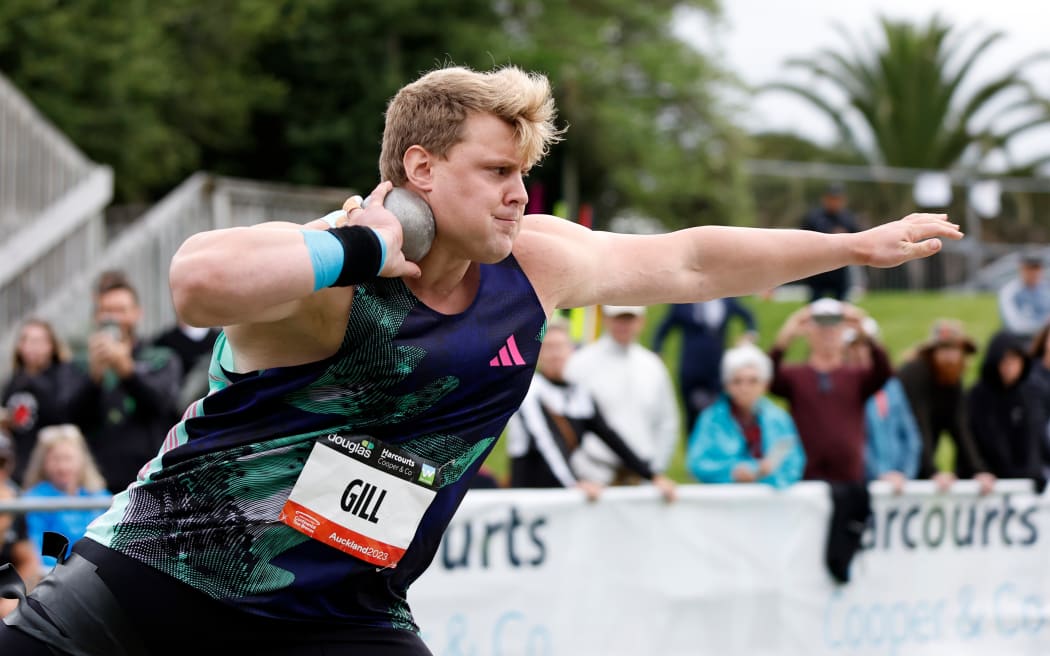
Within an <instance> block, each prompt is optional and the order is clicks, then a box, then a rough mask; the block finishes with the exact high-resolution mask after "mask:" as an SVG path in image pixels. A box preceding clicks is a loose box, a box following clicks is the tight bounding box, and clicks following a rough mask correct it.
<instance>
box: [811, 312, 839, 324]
mask: <svg viewBox="0 0 1050 656" xmlns="http://www.w3.org/2000/svg"><path fill="white" fill-rule="evenodd" d="M842 319H843V316H842V315H841V314H815V315H813V321H815V322H817V324H818V325H821V326H834V325H836V324H838V323H840V322H841V321H842Z"/></svg>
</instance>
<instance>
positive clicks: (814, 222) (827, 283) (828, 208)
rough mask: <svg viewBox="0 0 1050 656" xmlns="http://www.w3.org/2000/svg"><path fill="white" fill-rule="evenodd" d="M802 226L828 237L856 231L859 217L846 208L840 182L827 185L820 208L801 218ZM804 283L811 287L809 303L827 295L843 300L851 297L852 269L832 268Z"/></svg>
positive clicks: (844, 194)
mask: <svg viewBox="0 0 1050 656" xmlns="http://www.w3.org/2000/svg"><path fill="white" fill-rule="evenodd" d="M800 227H801V228H802V229H803V230H813V231H815V232H824V233H828V234H836V233H843V232H857V231H858V230H859V228H858V226H857V218H856V217H855V216H854V215H853V212H851V211H850V210H849V209H848V207H847V205H846V187H845V186H844V185H843V184H842V183H840V182H832V183H830V184H828V186H827V187H826V188H825V189H824V193H823V194H822V195H821V197H820V205H819V206H817V207H814V208H812V209H811V210H809V211H808V212H807V213H806V215H805V216H804V217H802V222H801V225H800ZM801 282H802V283H804V284H805V285H806V287H808V288H809V300H810V301H815V300H817V299H819V298H822V297H824V296H830V297H831V298H834V299H837V300H840V301H844V300H846V298H847V297H848V295H849V287H850V268H849V267H841V268H838V269H832V270H831V271H825V272H824V273H818V274H816V275H814V276H810V277H809V278H805V279H803V280H802V281H801Z"/></svg>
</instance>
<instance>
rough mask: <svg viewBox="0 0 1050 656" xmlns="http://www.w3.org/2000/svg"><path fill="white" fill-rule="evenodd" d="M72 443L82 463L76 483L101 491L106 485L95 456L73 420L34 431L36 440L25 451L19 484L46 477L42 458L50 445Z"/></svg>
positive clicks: (28, 483) (42, 479) (48, 451)
mask: <svg viewBox="0 0 1050 656" xmlns="http://www.w3.org/2000/svg"><path fill="white" fill-rule="evenodd" d="M66 443H68V444H72V445H73V446H74V447H76V449H77V451H79V452H80V454H81V457H82V463H83V466H82V467H81V470H80V477H79V479H78V480H77V485H78V486H79V487H80V488H81V489H84V490H87V491H88V492H102V491H104V490H105V489H106V479H105V478H103V477H102V473H101V472H99V470H98V466H97V465H96V464H95V458H94V457H93V456H92V455H91V450H90V449H89V448H88V445H87V440H85V439H84V434H83V433H81V432H80V429H79V428H77V427H76V426H75V425H74V424H56V425H53V426H45V427H43V428H41V429H40V432H38V433H37V435H36V444H34V445H33V451H32V453H30V454H29V462H28V463H27V464H26V473H25V477H24V480H23V481H22V483H23V487H24V488H25V489H29V488H31V487H33V486H34V485H36V484H37V483H39V482H41V481H45V480H47V475H46V473H45V472H44V461H45V460H47V454H48V453H50V451H51V449H53V448H54V447H56V446H57V445H59V444H66Z"/></svg>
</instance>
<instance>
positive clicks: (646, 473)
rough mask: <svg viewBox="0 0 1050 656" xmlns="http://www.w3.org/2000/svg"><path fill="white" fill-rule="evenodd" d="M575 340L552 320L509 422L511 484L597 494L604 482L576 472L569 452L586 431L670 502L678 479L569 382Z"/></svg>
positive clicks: (589, 496)
mask: <svg viewBox="0 0 1050 656" xmlns="http://www.w3.org/2000/svg"><path fill="white" fill-rule="evenodd" d="M572 350H573V343H572V338H571V337H570V336H569V331H568V326H567V325H566V324H565V323H564V322H561V321H557V320H552V321H551V322H550V324H549V325H548V326H547V333H546V335H545V336H544V338H543V345H542V346H541V347H540V352H539V360H538V361H537V365H536V373H535V374H534V375H533V378H532V384H531V385H530V386H529V391H528V393H527V394H526V395H525V400H524V401H522V404H521V407H520V408H519V409H518V411H517V412H515V413H514V415H512V416H511V419H510V422H509V423H508V424H507V454H508V455H509V456H510V487H576V488H579V489H580V490H582V491H583V492H584V494H585V495H587V497H588V498H589V499H596V498H597V497H598V496H599V494H600V493H601V490H602V488H603V487H604V486H603V485H602V484H600V483H597V482H594V481H588V480H583V479H580V478H578V477H577V475H576V473H575V472H574V471H573V469H572V466H571V465H570V464H569V456H570V455H571V454H572V452H573V451H574V450H576V449H577V448H578V447H579V445H580V440H581V439H582V438H583V434H584V433H585V432H590V433H593V434H594V435H596V436H597V437H598V438H600V439H601V440H602V441H603V442H605V444H607V445H608V446H609V448H611V449H612V450H613V452H614V453H615V454H616V455H617V456H619V457H620V459H621V460H622V461H623V463H624V464H625V465H626V467H627V468H628V469H629V470H631V471H633V472H634V473H636V474H638V475H639V476H641V477H642V478H646V479H649V480H651V481H652V483H653V484H654V485H655V486H656V487H658V488H659V489H660V492H661V493H662V494H663V495H664V498H666V499H667V500H668V501H670V500H673V499H674V498H675V494H676V492H675V484H674V482H673V481H672V480H671V479H669V478H667V477H666V476H664V475H662V474H656V473H654V472H653V471H652V469H650V467H649V465H648V464H647V463H646V462H645V461H644V460H642V459H641V458H639V457H638V456H637V455H636V454H635V453H634V452H633V451H632V450H631V448H630V447H629V446H627V444H626V443H625V442H624V440H623V438H622V437H620V435H619V434H618V433H617V432H616V431H615V430H613V428H611V427H610V426H609V424H608V423H607V422H606V421H605V418H604V417H603V416H602V413H601V410H600V409H599V408H598V405H597V404H596V403H595V401H594V398H593V397H592V396H591V395H590V393H589V392H587V390H586V389H585V388H584V387H582V386H579V385H573V384H570V383H567V382H566V381H565V378H564V371H565V364H566V362H568V359H569V356H570V355H571V354H572Z"/></svg>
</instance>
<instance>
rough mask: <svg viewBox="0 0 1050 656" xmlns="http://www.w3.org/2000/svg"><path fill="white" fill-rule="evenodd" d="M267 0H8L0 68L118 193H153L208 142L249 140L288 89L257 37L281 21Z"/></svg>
mask: <svg viewBox="0 0 1050 656" xmlns="http://www.w3.org/2000/svg"><path fill="white" fill-rule="evenodd" d="M271 5H272V3H270V2H267V0H230V1H228V2H222V3H216V4H207V5H206V4H204V3H201V2H198V1H196V0H125V1H124V2H119V3H113V2H108V1H106V0H80V1H79V2H58V1H57V0H5V2H3V3H0V70H3V71H4V72H5V73H6V74H7V75H8V76H9V77H11V78H12V80H13V81H14V83H15V84H16V85H17V86H18V87H19V88H20V89H21V90H22V91H23V93H25V94H26V95H27V96H28V97H29V98H30V99H31V100H32V101H33V103H34V104H35V105H36V106H37V107H38V108H39V109H40V110H41V111H42V112H43V113H44V114H45V115H46V116H47V117H48V118H49V119H50V120H51V121H53V122H54V123H55V124H56V125H57V126H58V127H59V129H61V130H62V131H63V132H64V133H65V134H67V135H68V136H69V137H70V139H71V140H72V141H73V142H74V143H75V144H76V145H77V146H78V147H79V148H81V149H82V150H83V151H84V152H85V153H86V154H87V155H88V156H89V157H91V158H92V159H94V160H96V161H99V162H104V163H106V164H109V165H111V166H112V167H113V168H114V171H115V174H116V186H117V196H118V200H121V201H144V200H150V199H152V198H153V197H155V196H156V195H157V194H158V193H160V192H162V191H166V190H167V189H168V188H170V187H171V186H172V185H174V184H176V183H177V182H179V181H180V180H181V178H182V177H183V176H185V175H186V174H188V173H191V172H193V171H194V170H196V169H197V168H198V167H199V166H200V163H201V153H202V152H203V150H204V149H205V148H222V147H229V146H230V145H231V144H233V143H236V142H237V141H238V139H240V138H243V136H244V134H245V130H246V126H247V121H248V119H249V117H250V116H251V111H252V110H253V108H255V107H258V106H264V105H266V104H267V103H272V102H273V101H275V100H276V99H278V98H279V97H280V95H281V94H282V92H283V87H282V86H281V85H280V84H279V83H278V82H277V81H275V80H274V79H273V78H271V77H270V76H268V75H266V74H264V73H262V72H261V71H260V70H259V69H258V68H257V67H256V65H255V62H254V57H253V44H254V42H255V40H257V38H258V35H259V34H263V33H266V32H267V31H268V30H270V29H272V28H273V27H274V26H275V25H276V24H277V21H278V19H279V15H278V13H277V11H276V10H275V9H274V8H273V7H272V6H271Z"/></svg>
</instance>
